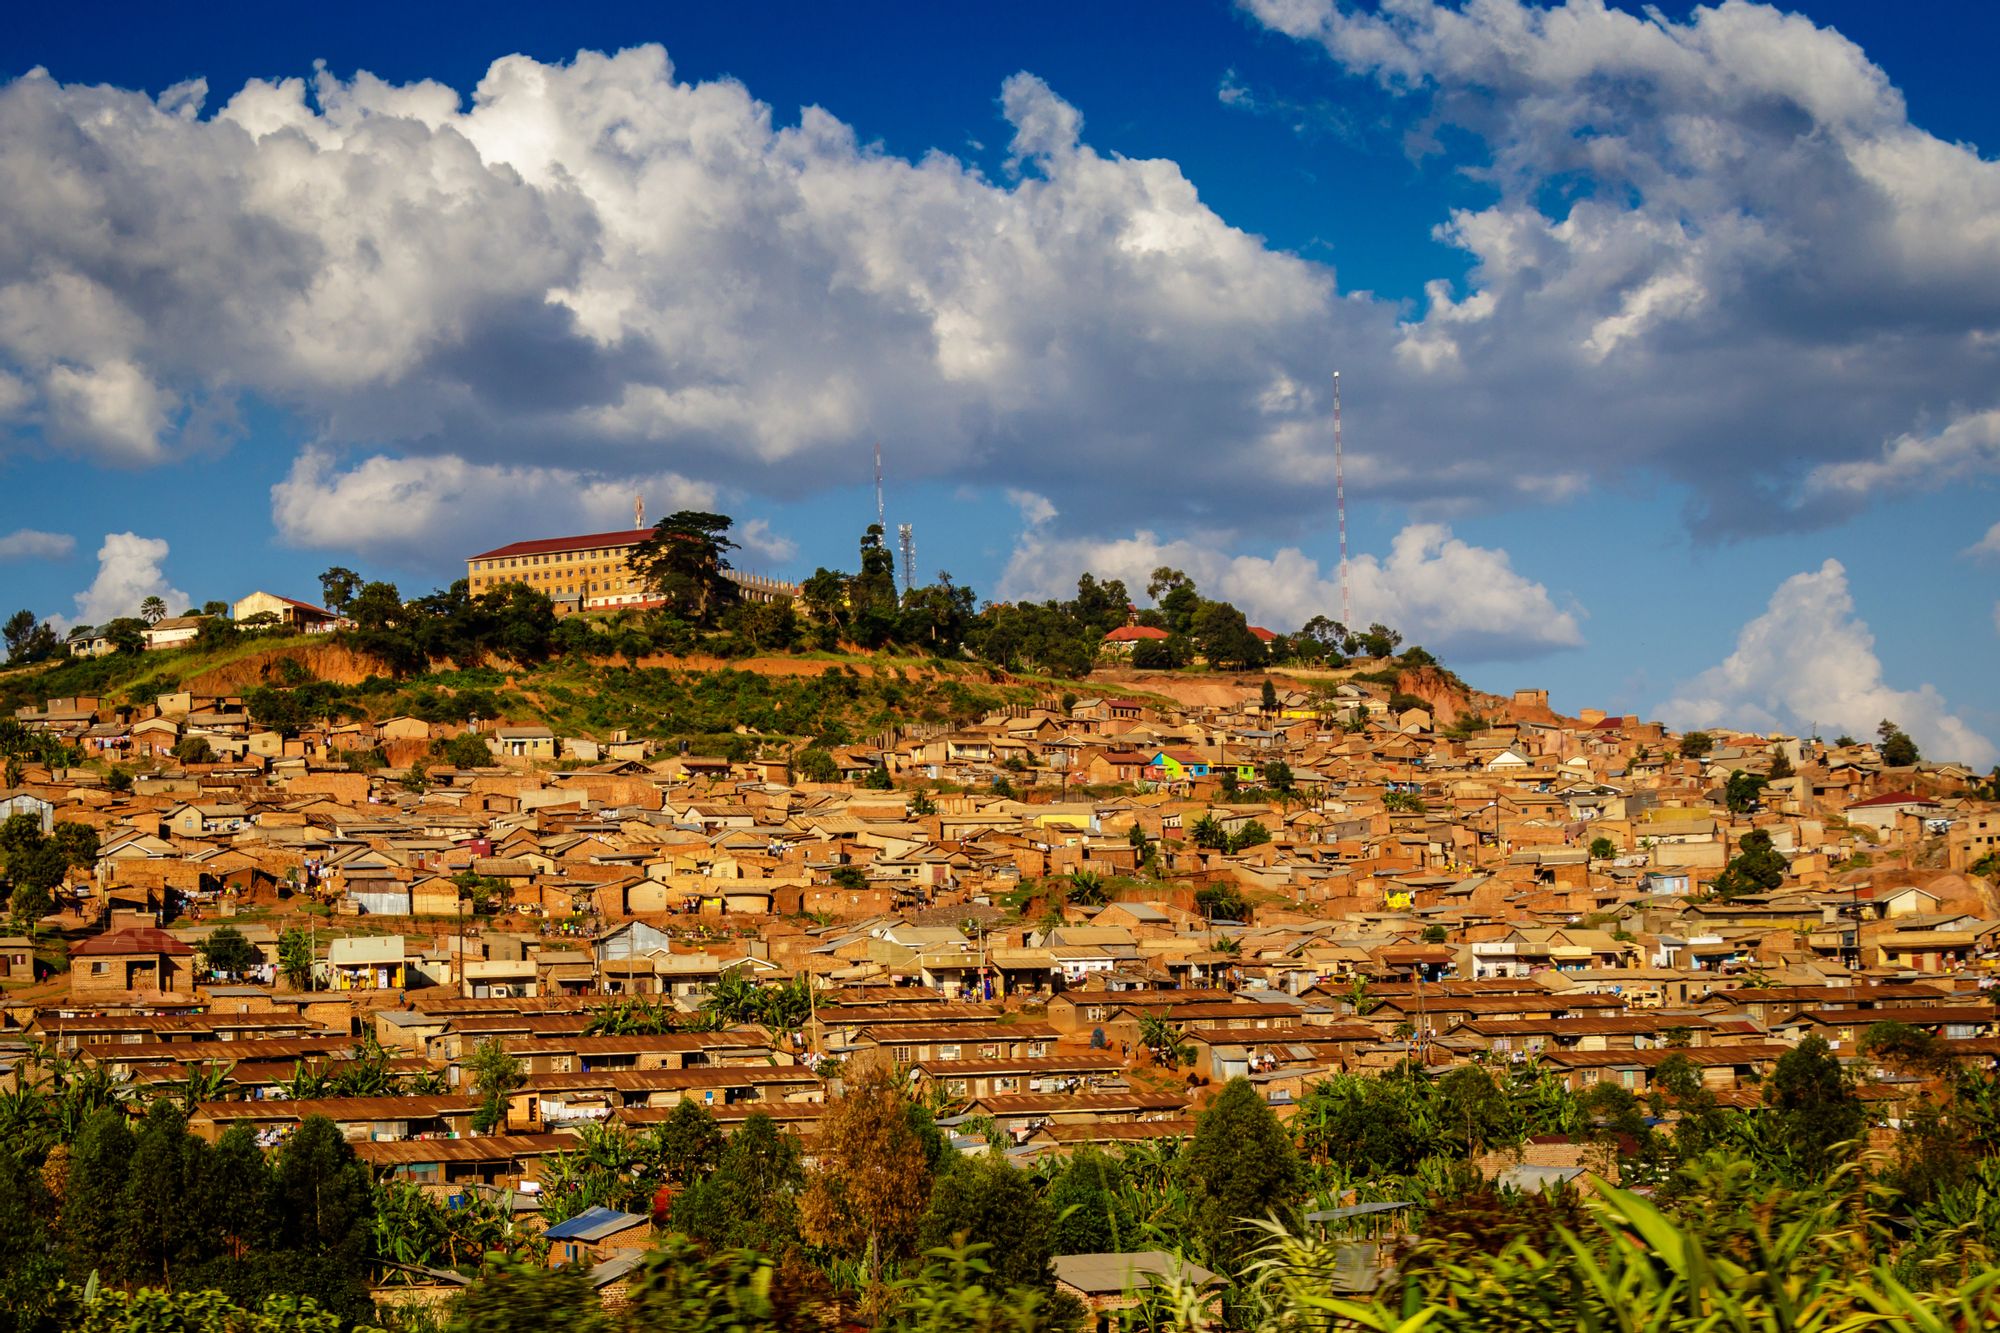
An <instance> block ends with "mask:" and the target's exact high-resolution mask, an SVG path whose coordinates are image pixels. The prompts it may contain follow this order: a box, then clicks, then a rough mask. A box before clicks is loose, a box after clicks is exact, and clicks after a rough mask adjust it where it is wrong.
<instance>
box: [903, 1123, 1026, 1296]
mask: <svg viewBox="0 0 2000 1333" xmlns="http://www.w3.org/2000/svg"><path fill="white" fill-rule="evenodd" d="M1054 1225H1055V1217H1054V1215H1053V1214H1052V1213H1051V1212H1050V1210H1049V1205H1048V1202H1047V1201H1046V1200H1045V1199H1043V1197H1042V1194H1041V1191H1039V1190H1037V1189H1036V1188H1035V1185H1034V1182H1033V1181H1031V1180H1029V1179H1028V1177H1027V1174H1026V1173H1025V1172H1023V1171H1021V1170H1020V1169H1019V1168H1017V1167H1015V1166H1014V1165H1013V1164H1012V1163H1011V1162H1009V1161H1008V1160H1007V1158H1006V1157H1005V1155H1004V1154H1002V1153H1001V1152H999V1151H998V1150H997V1149H996V1150H994V1151H991V1152H988V1153H986V1154H985V1155H984V1156H982V1157H981V1158H979V1159H978V1160H977V1161H976V1162H969V1161H966V1160H965V1159H964V1158H959V1159H958V1160H957V1161H955V1162H953V1163H952V1164H951V1165H950V1166H949V1167H947V1168H946V1170H945V1171H944V1172H943V1173H942V1174H941V1175H940V1176H939V1177H938V1179H937V1183H936V1184H935V1185H934V1186H933V1187H932V1189H931V1201H930V1206H929V1207H928V1208H926V1209H925V1210H924V1216H923V1221H922V1223H921V1224H920V1225H919V1227H918V1232H917V1244H918V1246H919V1248H921V1249H924V1250H932V1249H936V1248H938V1247H939V1246H943V1245H956V1244H960V1243H961V1242H960V1240H959V1239H958V1238H959V1237H961V1236H962V1237H964V1238H965V1240H968V1241H973V1242H978V1243H983V1244H986V1245H990V1246H992V1247H993V1248H992V1249H990V1250H988V1251H987V1252H986V1261H987V1263H989V1264H991V1265H992V1268H993V1276H994V1279H995V1281H996V1282H998V1283H999V1285H1001V1286H1004V1287H1048V1286H1050V1285H1051V1284H1052V1282H1053V1279H1054V1270H1053V1269H1052V1268H1051V1267H1050V1265H1049V1260H1050V1259H1051V1258H1052V1257H1054V1254H1055V1248H1054V1240H1053V1238H1052V1237H1053V1231H1054Z"/></svg>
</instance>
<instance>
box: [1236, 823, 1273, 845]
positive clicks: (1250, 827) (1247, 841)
mask: <svg viewBox="0 0 2000 1333" xmlns="http://www.w3.org/2000/svg"><path fill="white" fill-rule="evenodd" d="M1270 840H1271V830H1269V829H1267V828H1265V827H1264V826H1263V825H1262V824H1261V823H1259V822H1258V821H1256V820H1254V819H1250V820H1245V821H1244V823H1243V826H1242V827H1241V828H1239V829H1237V830H1236V832H1234V833H1232V834H1230V835H1229V850H1230V851H1232V852H1240V851H1242V850H1243V849H1244V848H1245V847H1261V846H1263V845H1264V844H1265V843H1267V842H1269V841H1270Z"/></svg>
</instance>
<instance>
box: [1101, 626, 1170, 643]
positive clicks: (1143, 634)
mask: <svg viewBox="0 0 2000 1333" xmlns="http://www.w3.org/2000/svg"><path fill="white" fill-rule="evenodd" d="M1166 637H1167V632H1166V631H1165V630H1163V629H1154V628H1153V627H1152V626H1151V625H1120V626H1119V627H1118V628H1117V629H1115V630H1112V631H1111V632H1110V633H1109V634H1107V635H1105V636H1104V641H1105V642H1106V643H1137V642H1139V640H1141V639H1164V638H1166Z"/></svg>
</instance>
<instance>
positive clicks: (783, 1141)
mask: <svg viewBox="0 0 2000 1333" xmlns="http://www.w3.org/2000/svg"><path fill="white" fill-rule="evenodd" d="M804 1189H805V1171H804V1169H803V1168H802V1167H801V1166H800V1164H799V1141H798V1137H797V1136H796V1135H794V1134H791V1133H788V1132H786V1131H784V1130H781V1129H779V1128H778V1124H777V1122H776V1121H775V1120H773V1119H771V1117H770V1116H768V1115H766V1114H765V1113H764V1112H762V1111H757V1112H754V1113H752V1114H751V1116H750V1117H749V1119H747V1120H745V1121H744V1122H743V1124H742V1126H741V1127H740V1128H739V1129H737V1131H736V1132H735V1133H734V1134H731V1135H730V1136H729V1142H728V1143H727V1144H726V1145H725V1146H724V1147H723V1149H722V1156H721V1158H720V1159H719V1160H718V1161H717V1162H716V1164H715V1171H714V1172H713V1174H711V1175H709V1176H708V1177H707V1178H706V1179H704V1180H698V1181H696V1182H695V1183H694V1184H693V1185H691V1186H689V1187H688V1188H687V1189H686V1190H684V1191H682V1192H681V1194H679V1195H678V1196H677V1197H676V1198H675V1199H674V1206H673V1223H674V1225H675V1226H676V1227H679V1228H681V1229H682V1230H684V1231H686V1232H687V1233H688V1235H690V1236H693V1237H694V1238H695V1239H696V1240H699V1241H701V1242H702V1243H703V1244H705V1245H708V1246H711V1247H713V1248H715V1249H738V1248H741V1249H752V1250H757V1251H760V1252H761V1253H764V1254H770V1255H782V1254H783V1253H785V1252H786V1251H787V1250H790V1249H794V1248H796V1247H797V1245H798V1244H799V1195H800V1193H801V1192H802V1191H803V1190H804Z"/></svg>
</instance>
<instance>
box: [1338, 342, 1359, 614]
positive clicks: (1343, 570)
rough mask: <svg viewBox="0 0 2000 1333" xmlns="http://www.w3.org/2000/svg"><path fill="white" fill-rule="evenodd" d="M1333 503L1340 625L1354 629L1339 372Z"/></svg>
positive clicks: (1345, 462) (1345, 456)
mask: <svg viewBox="0 0 2000 1333" xmlns="http://www.w3.org/2000/svg"><path fill="white" fill-rule="evenodd" d="M1333 502H1334V507H1335V508H1336V509H1338V510H1339V511H1340V623H1341V624H1343V625H1345V626H1347V627H1348V628H1349V629H1353V628H1354V595H1353V593H1352V591H1351V590H1350V589H1349V587H1348V583H1347V453H1346V450H1345V449H1344V448H1342V446H1341V439H1340V372H1339V371H1337V370H1336V371H1334V372H1333Z"/></svg>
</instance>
